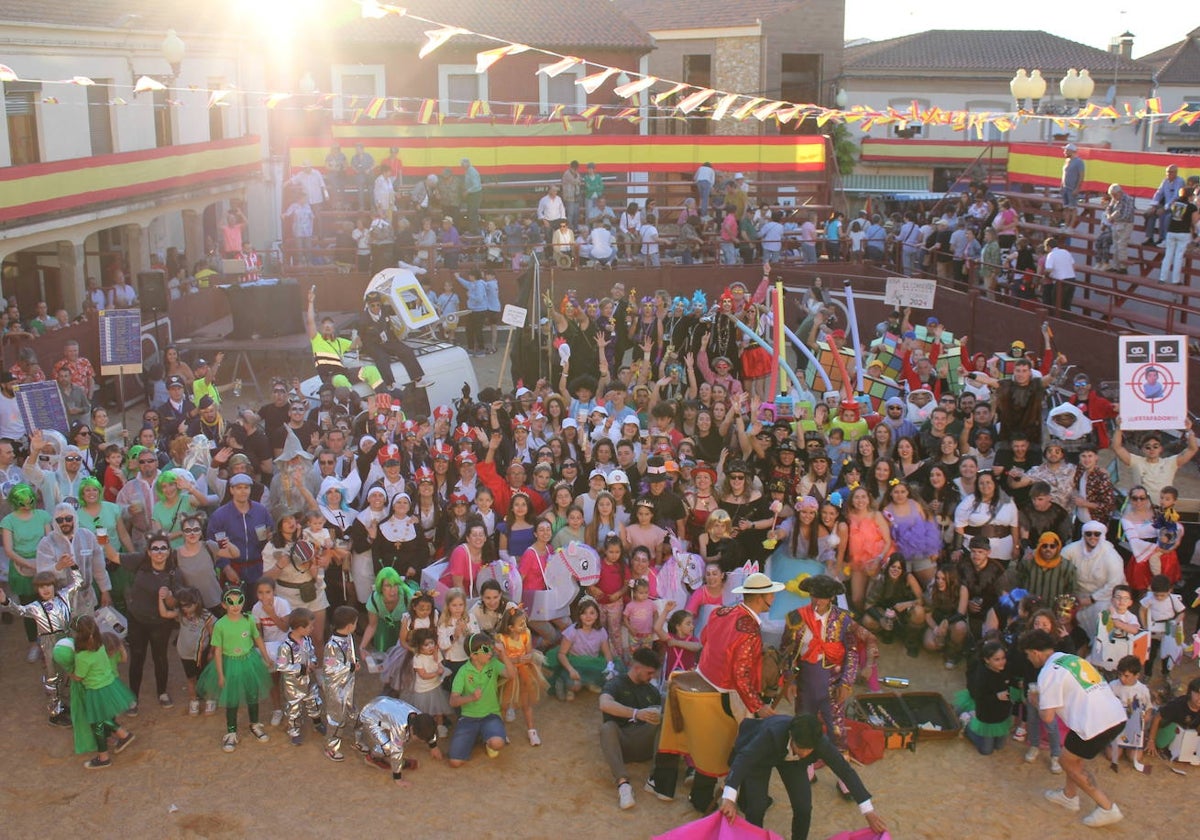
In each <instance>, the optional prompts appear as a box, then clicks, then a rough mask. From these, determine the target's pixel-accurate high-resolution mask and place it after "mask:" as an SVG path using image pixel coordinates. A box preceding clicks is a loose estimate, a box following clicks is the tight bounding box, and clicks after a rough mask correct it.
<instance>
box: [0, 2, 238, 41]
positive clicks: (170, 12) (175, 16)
mask: <svg viewBox="0 0 1200 840" xmlns="http://www.w3.org/2000/svg"><path fill="white" fill-rule="evenodd" d="M236 2H237V0H210V2H205V3H195V2H190V0H79V2H75V3H46V2H43V0H4V5H3V10H2V11H0V28H3V26H4V24H5V23H18V24H39V23H44V24H49V25H51V26H64V27H71V26H75V27H85V28H89V29H111V30H112V31H113V32H114V33H120V32H122V31H125V30H126V29H128V30H132V31H149V32H166V31H167V30H168V29H175V30H178V31H179V33H180V34H186V33H188V32H198V33H199V32H204V33H211V32H222V31H227V30H230V29H231V20H230V14H231V12H230V6H231V5H232V4H235V3H236Z"/></svg>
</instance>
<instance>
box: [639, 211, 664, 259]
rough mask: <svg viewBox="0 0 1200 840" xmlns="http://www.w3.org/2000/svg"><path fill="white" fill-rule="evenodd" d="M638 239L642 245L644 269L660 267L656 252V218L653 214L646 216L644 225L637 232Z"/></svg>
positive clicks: (657, 252)
mask: <svg viewBox="0 0 1200 840" xmlns="http://www.w3.org/2000/svg"><path fill="white" fill-rule="evenodd" d="M638 239H639V240H640V241H641V243H642V264H643V265H644V266H645V267H646V268H658V267H659V266H660V265H662V262H661V259H660V256H659V250H658V217H657V216H655V215H654V214H653V213H650V214H647V216H646V223H645V224H644V225H642V229H641V230H639V231H638Z"/></svg>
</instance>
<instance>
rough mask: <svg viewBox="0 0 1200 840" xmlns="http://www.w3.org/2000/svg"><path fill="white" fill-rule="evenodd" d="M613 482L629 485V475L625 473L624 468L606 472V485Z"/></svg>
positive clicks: (610, 484)
mask: <svg viewBox="0 0 1200 840" xmlns="http://www.w3.org/2000/svg"><path fill="white" fill-rule="evenodd" d="M614 484H624V485H625V486H626V487H628V486H629V476H627V475H625V470H613V471H612V472H610V473H609V474H608V486H609V487H611V486H612V485H614Z"/></svg>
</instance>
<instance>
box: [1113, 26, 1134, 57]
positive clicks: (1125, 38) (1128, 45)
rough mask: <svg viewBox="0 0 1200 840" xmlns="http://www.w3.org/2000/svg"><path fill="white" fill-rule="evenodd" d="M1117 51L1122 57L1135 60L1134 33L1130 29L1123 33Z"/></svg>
mask: <svg viewBox="0 0 1200 840" xmlns="http://www.w3.org/2000/svg"><path fill="white" fill-rule="evenodd" d="M1117 53H1118V54H1119V55H1120V56H1121V58H1127V59H1129V60H1130V61H1132V60H1133V33H1132V32H1130V31H1129V30H1128V29H1127V30H1125V31H1124V32H1122V33H1121V40H1120V41H1119V42H1118V44H1117Z"/></svg>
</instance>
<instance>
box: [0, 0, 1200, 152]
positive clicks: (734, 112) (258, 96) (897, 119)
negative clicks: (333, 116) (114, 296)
mask: <svg viewBox="0 0 1200 840" xmlns="http://www.w3.org/2000/svg"><path fill="white" fill-rule="evenodd" d="M352 2H355V3H356V5H358V7H359V9H360V12H361V14H362V16H363V17H365V18H370V19H381V18H385V17H387V16H389V15H394V16H401V17H408V18H409V19H411V20H414V21H416V22H418V23H420V24H424V25H426V26H429V27H430V28H429V29H427V30H425V31H424V35H425V43H424V44H423V45H422V46H421V47H420V48H419V50H418V53H417V55H418V57H419V58H425V57H427V56H429V55H430V54H432V53H433V52H435V51H436V50H438V49H439V48H440V47H442V46H444V45H445V44H446V43H448V42H450V41H452V40H453V39H454V38H457V37H462V36H469V37H471V38H473V39H475V40H483V41H485V42H491V43H494V44H495V45H496V46H494V47H490V48H488V49H484V50H481V51H479V52H478V53H476V56H475V70H476V72H477V73H485V72H487V71H488V70H489V69H490V68H491V67H493V66H494V65H495V64H496V63H497V62H499V61H502V60H503V59H505V58H507V57H508V56H512V55H518V54H521V53H525V52H531V51H532V52H537V53H539V54H541V55H544V56H546V57H547V58H548V59H550V63H548V64H546V65H544V66H542V67H541V68H540V69H539V70H537V71H536V72H537V73H539V74H541V75H544V76H546V77H548V78H555V77H557V76H560V75H562V74H563V73H566V72H567V71H570V70H576V68H581V69H582V70H583V74H582V76H581V77H580V78H578V79H575V81H574V83H575V84H576V85H578V86H579V87H581V88H582V89H583V90H584V91H585V93H587V94H588V95H589V96H590V95H592V94H595V93H597V92H598V91H600V90H601V88H603V87H604V86H605V85H606V84H608V83H610V81H611V82H612V83H613V88H612V91H613V95H614V96H616V97H617V98H618V99H620V100H622V102H618V103H612V104H599V103H588V104H587V105H586V106H584V107H583V108H582V109H580V111H579V114H578V117H579V118H582V119H584V120H588V121H591V123H592V125H593V126H595V127H597V128H598V127H599V125H600V124H601V123H602V121H603V120H604V119H623V120H626V121H628V122H630V123H634V122H640V121H641V120H643V119H654V120H664V119H671V120H682V119H687V118H689V117H690V118H693V119H696V118H699V119H708V120H712V121H722V120H735V121H743V120H746V119H748V118H750V117H751V116H753V117H754V118H755V119H757V120H759V121H760V122H767V121H770V120H774V121H775V122H776V123H778V124H781V125H782V124H788V123H791V122H792V121H793V120H796V121H798V122H803V121H804V120H805V119H808V118H810V117H811V118H812V119H813V120H814V121H815V122H816V124H817V126H818V127H824V126H825V125H826V124H827V123H829V122H831V121H832V122H835V123H841V124H846V125H857V127H858V128H859V129H860V130H861V131H862V132H864V133H866V132H869V131H871V130H872V129H874V128H876V127H880V126H891V125H895V126H898V127H901V128H905V127H907V126H908V125H909V124H911V123H922V124H924V125H928V126H944V127H948V128H949V129H951V130H952V131H954V132H963V133H966V134H968V135H971V136H975V137H980V138H982V137H983V136H985V134H986V129H987V128H988V127H989V126H993V127H995V128H996V129H997V130H999V131H1001V132H1009V131H1012V130H1013V129H1014V128H1016V127H1017V126H1020V125H1025V124H1028V123H1031V122H1034V121H1042V122H1049V123H1051V124H1053V125H1054V126H1056V127H1060V128H1063V129H1066V128H1081V127H1084V126H1087V125H1089V124H1092V123H1101V122H1105V123H1112V122H1116V121H1120V122H1122V123H1125V124H1136V123H1140V122H1143V121H1149V122H1154V121H1166V122H1167V123H1168V124H1170V125H1183V126H1192V125H1195V124H1196V123H1197V122H1198V121H1200V110H1191V109H1190V108H1189V107H1188V106H1187V105H1186V104H1183V103H1181V104H1179V105H1178V106H1177V107H1175V108H1174V109H1172V110H1169V111H1168V110H1165V109H1164V105H1163V101H1162V98H1161V97H1158V96H1155V97H1150V98H1148V99H1146V100H1145V101H1144V103H1143V104H1142V105H1141V107H1136V106H1134V105H1133V104H1132V103H1130V102H1124V103H1121V105H1120V106H1119V107H1120V110H1118V109H1117V108H1116V107H1113V106H1112V105H1103V106H1101V105H1097V104H1091V103H1087V104H1084V105H1083V106H1082V107H1080V108H1079V110H1078V112H1077V113H1075V114H1073V115H1070V114H1068V115H1062V114H1052V115H1051V114H1037V113H1033V112H1030V111H1025V110H1013V111H1007V112H1004V111H996V112H970V111H965V110H943V109H940V108H937V107H931V108H927V109H922V108H921V107H920V104H919V103H918V102H916V101H913V102H912V103H911V104H910V106H909V108H908V109H907V110H897V109H895V108H892V107H888V108H884V109H876V108H872V107H869V106H865V105H851V106H848V107H844V108H827V107H824V106H821V105H817V104H813V103H796V102H788V101H785V100H772V101H768V100H767V99H766V98H764V97H761V96H755V95H751V94H745V93H740V92H737V91H726V90H719V89H716V88H707V87H701V86H698V85H693V84H688V83H685V82H679V81H674V80H671V79H664V78H659V77H656V76H651V75H648V74H644V73H640V72H636V71H629V70H624V69H622V68H619V67H613V66H609V65H604V64H599V63H596V62H592V61H588V60H586V59H583V58H580V57H579V56H571V55H561V54H559V53H556V52H553V51H551V50H547V49H543V48H539V47H534V46H530V45H527V44H521V43H517V42H514V41H509V40H506V39H504V38H499V37H496V36H494V35H489V34H487V33H482V32H475V31H472V30H470V29H466V28H464V27H461V26H457V25H454V24H452V23H447V22H444V21H437V20H432V19H429V18H424V17H421V16H419V15H415V14H413V13H411V12H409V11H408V10H407V9H405V8H402V7H400V6H395V5H390V4H387V3H381V2H379V0H352ZM614 77H616V78H614ZM0 81H2V82H15V81H28V82H36V83H39V84H42V85H45V86H53V85H71V86H77V87H87V86H92V85H95V84H96V83H95V81H94V80H92V79H91V78H89V77H87V76H82V75H73V76H70V77H69V78H65V79H28V78H23V77H22V76H21V75H20V74H19V72H18V71H17V70H16V69H14V68H13V67H11V66H9V65H7V64H0ZM656 88H658V90H656ZM107 89H108V90H111V91H112V92H113V95H112V96H111V97H110V98H109V99H108V100H107V101H106V102H103V103H97V102H94V101H90V102H88V103H86V107H92V106H96V105H113V106H129V105H133V104H139V100H138V99H136V97H137V96H138V95H139V94H142V93H145V92H153V93H156V94H162V93H164V92H165V97H164V99H165V102H166V103H167V105H169V106H170V107H178V108H184V107H189V106H193V107H194V106H195V105H197V104H198V102H197V101H196V100H194V99H190V98H185V94H189V93H195V94H200V95H203V96H205V97H206V100H205V101H204V107H206V108H219V107H229V106H231V105H235V104H238V105H241V106H242V107H254V106H261V107H263V108H265V109H267V110H303V111H314V110H329V111H337V110H341V111H348V112H350V113H352V114H353V115H354V117H355V119H361V118H367V119H372V120H379V119H391V118H393V117H394V116H395V115H397V114H400V113H404V108H403V103H404V102H406V101H407V102H409V103H412V105H413V106H414V107H413V111H414V113H415V119H416V121H417V122H418V123H420V124H423V125H427V124H429V123H431V122H433V120H434V119H435V118H436V119H437V121H438V124H439V125H440V124H442V123H443V122H444V120H446V119H447V117H451V118H453V119H468V120H478V119H493V118H495V117H496V116H497V114H496V109H497V108H504V109H506V110H507V116H508V117H509V118H510V119H511V120H512V123H513V125H517V124H520V123H521V122H524V121H533V120H535V119H536V120H540V121H545V122H555V121H561V122H563V125H564V130H570V123H571V120H572V118H573V117H572V114H571V113H570V112H568V111H567V109H566V106H564V105H561V104H560V105H555V106H554V107H553V108H552V109H551V110H550V112H549V113H548V114H541V115H538V112H539V111H541V109H542V108H543V107H544V106H543V104H542V103H540V102H521V101H497V100H490V99H489V100H473V101H468V102H457V101H455V102H452V103H447V104H448V105H450V106H451V107H452V108H453V109H454V110H455V111H456V112H458V113H454V114H449V113H444V112H443V110H442V108H441V107H439V102H438V100H436V99H432V98H424V99H423V98H416V97H413V98H403V97H372V98H363V97H361V96H340V97H339V96H337V95H334V94H332V93H317V94H307V93H295V92H292V91H274V90H261V91H253V90H237V89H234V88H232V87H229V86H223V87H221V88H212V89H209V88H205V87H201V86H194V85H186V86H168V85H167V84H165V83H164V82H163V81H161V80H159V79H156V78H154V77H151V76H140V77H138V78H137V80H136V81H135V82H134V84H133V85H128V84H125V85H122V84H110V85H108V86H107ZM128 93H132V94H133V95H134V97H135V98H134V99H133V100H132V101H131V100H130V99H129V98H127V96H126V94H128ZM643 94H644V96H643ZM64 99H66V100H67V101H66V103H64ZM41 102H42V103H43V104H46V105H53V106H57V107H71V106H72V105H76V106H77V105H84V104H85V103H79V102H77V101H76V100H75V99H74V98H73V97H63V96H59V95H56V94H55V93H54V92H53V91H47V93H46V95H45V96H44V97H43V98H42V99H41ZM572 107H573V106H572ZM501 116H504V115H501Z"/></svg>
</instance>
